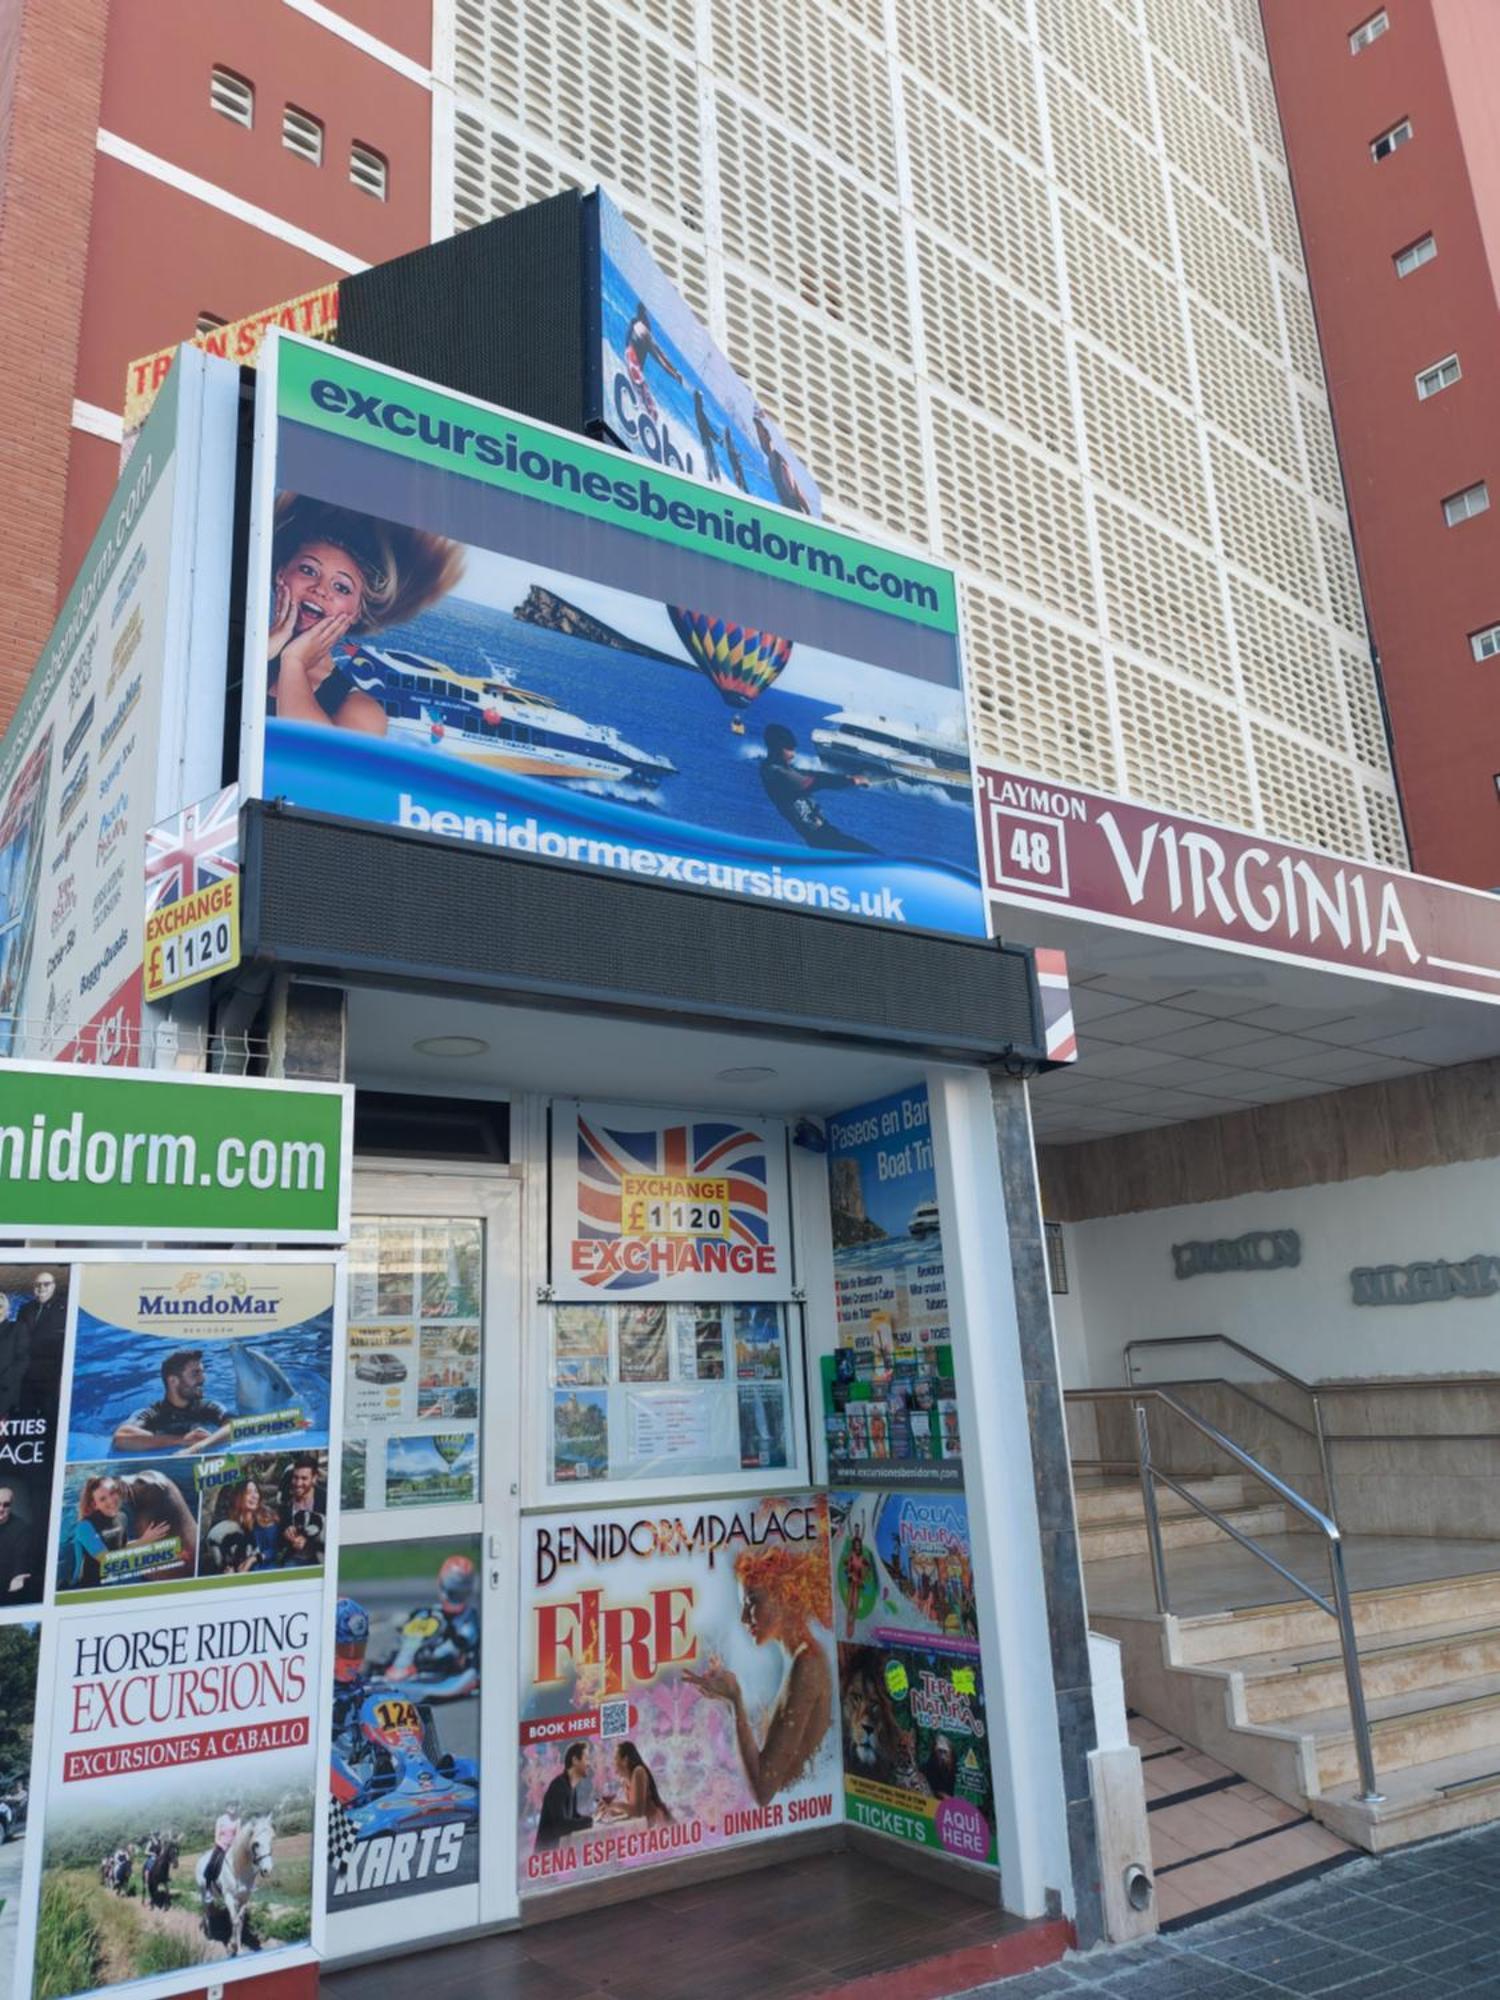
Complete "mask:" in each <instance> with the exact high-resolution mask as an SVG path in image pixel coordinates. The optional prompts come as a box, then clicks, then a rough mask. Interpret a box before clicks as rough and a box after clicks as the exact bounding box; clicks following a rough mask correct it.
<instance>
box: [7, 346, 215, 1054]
mask: <svg viewBox="0 0 1500 2000" xmlns="http://www.w3.org/2000/svg"><path fill="white" fill-rule="evenodd" d="M238 393H239V385H238V377H237V376H236V374H235V371H234V370H233V369H232V368H230V367H229V366H227V364H225V363H223V362H220V361H215V360H211V359H209V358H208V357H207V356H206V355H201V354H195V353H191V352H187V351H185V352H184V354H183V356H182V359H181V363H180V365H179V366H178V367H177V368H175V369H174V370H173V371H172V374H171V376H170V378H169V383H168V387H167V389H166V390H165V392H164V393H163V395H162V396H161V398H160V400H159V403H158V406H157V408H156V410H155V411H154V412H153V414H152V418H151V420H150V422H149V424H148V425H147V427H146V429H145V430H144V431H143V432H142V434H141V440H140V445H139V448H138V450H137V452H136V454H135V456H134V457H133V458H132V459H131V462H130V466H129V468H128V470H127V472H126V473H125V475H124V477H123V478H122V479H121V481H120V484H119V485H118V486H117V487H116V489H115V493H114V497H113V499H112V500H111V501H110V504H109V506H108V508H107V509H106V510H105V515H104V520H103V522H102V524H101V526H100V528H99V532H98V533H97V534H96V535H95V537H94V539H93V542H92V543H91V544H90V546H89V552H88V554H87V555H86V556H85V557H84V560H83V566H82V568H81V569H80V571H79V573H78V578H77V581H76V582H75V583H74V585H73V588H72V590H71V591H70V592H69V593H68V597H67V599H66V601H65V602H64V604H63V607H62V610H61V611H60V612H59V613H58V617H57V622H56V624H55V625H54V626H53V628H52V632H51V635H50V637H49V638H48V641H47V644H46V647H45V649H44V650H43V653H42V657H41V660H40V662H39V664H38V666H37V668H36V671H35V672H34V673H33V675H32V677H31V680H30V683H29V684H28V686H27V689H26V692H25V694H24V695H23V697H22V699H21V704H20V707H19V708H18V709H17V711H16V714H15V717H14V719H13V720H12V722H11V725H10V728H9V729H8V731H7V732H6V735H5V740H4V742H3V744H0V1056H4V1055H26V1056H34V1057H38V1058H40V1059H43V1060H45V1059H48V1058H51V1057H53V1056H55V1055H57V1054H58V1053H59V1052H60V1051H61V1050H63V1049H64V1048H66V1047H75V1048H77V1050H78V1053H79V1055H80V1057H81V1058H82V1059H85V1060H99V1059H101V1058H102V1057H107V1058H108V1059H109V1060H112V1061H117V1062H129V1061H131V1060H132V1059H133V1055H134V1052H135V1049H136V1047H137V1045H138V1041H139V1031H140V1024H141V998H140V991H141V953H142V937H143V931H144V895H145V889H144V882H143V879H142V874H141V853H142V848H143V844H144V841H145V835H146V829H147V827H148V826H150V825H151V824H152V822H153V821H155V820H158V819H160V818H162V817H163V816H164V815H165V814H166V813H168V812H171V811H175V810H176V809H177V808H178V807H179V806H180V805H181V804H182V803H183V801H184V799H186V798H193V797H196V796H199V795H200V794H202V793H204V792H206V791H208V790H209V788H210V787H211V786H212V785H213V784H216V783H217V782H218V778H219V775H220V760H221V757H222V752H223V728H224V687H225V655H224V648H225V642H226V636H227V633H228V615H229V562H230V542H231V529H232V509H233V499H234V491H233V489H234V437H235V422H236V405H237V400H238ZM106 1021H107V1022H109V1023H110V1024H111V1025H110V1029H109V1032H108V1034H107V1035H106V1034H105V1032H104V1025H103V1024H104V1023H105V1022H106Z"/></svg>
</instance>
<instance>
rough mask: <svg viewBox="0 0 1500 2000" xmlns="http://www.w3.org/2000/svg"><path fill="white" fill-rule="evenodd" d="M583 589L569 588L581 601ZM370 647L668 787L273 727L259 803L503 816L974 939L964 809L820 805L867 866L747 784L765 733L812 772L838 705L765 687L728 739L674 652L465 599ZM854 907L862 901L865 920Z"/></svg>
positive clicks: (366, 813) (377, 816)
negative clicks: (660, 770)
mask: <svg viewBox="0 0 1500 2000" xmlns="http://www.w3.org/2000/svg"><path fill="white" fill-rule="evenodd" d="M587 589H588V586H587V585H581V586H580V594H582V593H583V592H584V591H586V590H587ZM520 594H521V593H518V601H519V595H520ZM372 643H373V645H374V646H375V648H376V649H377V650H378V651H386V650H389V649H392V648H396V649H401V650H409V651H411V652H415V653H420V654H422V655H424V656H426V657H428V658H430V659H433V660H436V661H439V662H441V663H442V664H444V665H445V666H449V667H452V668H454V669H456V670H458V671H459V672H462V673H465V674H469V675H478V676H484V675H487V674H488V673H490V672H491V671H492V670H493V669H494V668H496V667H499V668H503V669H504V670H505V672H506V673H507V674H508V675H510V676H511V677H512V678H513V679H514V681H515V682H516V683H517V684H518V686H520V687H521V688H524V689H527V690H530V691H532V692H534V693H537V694H540V695H543V696H545V697H546V698H547V699H548V700H550V701H552V702H555V703H557V704H558V705H559V706H560V707H562V708H564V709H566V710H568V711H569V712H570V713H571V714H574V715H577V716H580V717H582V718H583V719H584V720H585V721H587V722H591V723H597V724H608V725H612V726H613V727H614V728H616V729H617V730H618V731H619V732H620V734H621V735H622V736H623V737H624V738H626V740H627V741H628V742H630V743H631V744H633V745H634V746H636V748H638V749H640V750H642V751H644V752H646V753H648V754H649V755H651V756H653V757H657V758H662V759H665V760H667V761H669V762H670V763H671V764H672V765H673V766H674V767H675V768H674V773H673V774H671V775H668V776H665V777H663V778H661V779H660V780H659V781H658V782H657V783H656V784H655V786H654V787H651V788H649V789H648V788H647V787H646V786H644V785H635V786H633V787H631V788H629V789H628V790H627V789H626V788H623V787H620V786H606V785H603V784H599V783H594V784H591V785H588V786H585V785H582V784H578V783H568V784H559V783H556V782H553V781H548V780H545V779H540V778H528V777H523V776H519V775H516V774H514V773H509V772H502V771H496V770H492V769H484V768H479V767H476V766H473V765H470V764H464V763H461V762H460V760H459V759H458V758H457V757H456V756H454V755H453V754H451V753H450V752H447V751H445V750H443V749H442V748H441V747H440V746H438V745H436V744H434V745H431V746H429V745H427V744H422V743H416V744H412V743H403V742H400V741H397V740H394V739H391V738H384V737H371V736H364V735H361V734H359V733H357V732H353V731H348V730H328V729H326V728H319V727H316V726H314V725H309V724H299V723H287V722H282V721H277V720H274V719H273V720H272V721H270V722H269V723H268V724H267V728H266V760H265V773H264V782H263V787H262V789H263V792H264V795H265V796H266V797H267V798H277V797H280V798H285V799H287V800H288V801H289V802H291V803H293V804H296V805H301V806H306V807H308V808H310V809H312V810H315V811H322V812H330V813H336V814H340V815H343V816H345V817H349V818H354V819H364V820H371V821H374V822H375V823H377V824H381V825H399V824H402V823H403V820H402V805H401V801H402V798H403V796H405V797H408V798H410V799H411V800H412V801H413V802H414V803H415V804H416V805H417V806H418V807H419V808H420V814H419V815H418V817H417V818H416V819H415V820H414V821H412V820H408V821H407V822H406V823H408V824H416V825H417V826H418V827H420V826H421V824H422V818H421V815H426V816H427V818H428V819H429V820H430V816H431V814H433V813H434V812H438V811H446V812H455V813H458V814H460V815H463V816H468V817H478V818H479V819H481V820H483V821H484V822H486V823H493V821H494V819H495V817H496V815H497V814H501V815H504V819H505V823H506V825H507V826H508V827H510V828H514V827H515V826H517V825H523V824H525V823H526V822H527V821H528V820H534V821H535V823H536V826H537V828H538V829H540V830H541V831H542V832H549V833H553V834H557V835H561V836H563V837H564V838H566V837H567V836H569V835H579V836H583V837H584V838H589V839H593V840H597V841H609V842H622V843H625V844H627V845H630V846H635V847H645V848H649V849H651V850H653V851H656V852H658V853H672V854H677V855H684V856H692V857H702V858H704V859H707V860H709V861H712V862H714V863H721V864H725V865H730V866H740V867H744V868H748V869H754V870H758V871H760V872H762V873H763V874H766V875H773V874H776V873H777V872H779V875H780V877H781V879H782V881H783V882H785V881H786V880H787V879H792V880H793V881H794V882H796V883H799V884H818V885H824V888H825V889H826V890H828V891H830V892H832V893H833V901H832V903H831V904H830V903H829V901H828V900H827V898H826V896H820V895H818V894H816V893H815V894H811V895H807V894H803V895H798V894H796V893H795V892H794V894H793V895H790V896H786V895H783V896H782V897H780V898H768V899H767V900H782V901H785V902H787V903H789V904H792V903H798V904H801V905H802V906H803V907H811V908H828V907H832V908H834V909H835V910H837V909H839V908H840V901H841V899H843V907H844V908H846V909H848V910H849V911H851V912H852V913H856V914H865V915H869V916H880V915H884V916H885V917H886V918H887V919H888V920H890V921H893V922H898V923H902V924H905V925H907V926H911V927H920V928H926V929H931V930H940V931H946V932H949V933H956V934H959V935H963V936H970V937H982V936H983V935H984V930H985V925H984V907H983V899H982V896H981V891H980V885H979V877H978V872H977V869H976V866H975V860H976V856H975V838H974V820H973V809H972V804H971V801H970V799H969V798H968V797H967V796H964V795H960V796H958V797H956V798H955V797H952V796H949V795H947V794H945V793H944V792H942V791H940V790H939V789H938V788H937V787H935V786H923V785H917V784H907V783H895V782H885V783H875V784H871V785H870V786H868V787H867V788H863V789H858V790H855V789H837V790H828V791H820V792H818V793H817V795H816V796H817V799H818V802H819V804H820V805H821V806H822V808H823V810H824V812H825V813H826V815H827V818H828V820H829V821H830V822H831V823H832V824H833V825H834V826H836V827H838V828H839V829H841V830H842V831H844V832H847V833H849V834H852V835H854V836H856V837H857V838H858V839H860V840H861V841H864V842H866V843H867V844H868V845H869V846H870V847H871V848H872V849H873V850H875V851H874V852H873V853H869V854H860V853H842V852H836V851H831V850H824V849H813V848H810V847H808V846H806V845H805V844H804V843H803V842H802V841H801V840H799V839H797V838H796V837H795V836H793V834H792V832H791V829H790V828H789V827H788V825H787V822H786V821H785V820H784V819H783V818H782V817H781V815H780V814H779V813H778V812H777V811H776V809H775V808H774V806H773V805H772V804H771V801H770V799H769V798H768V797H767V795H766V792H765V788H764V787H763V785H762V783H761V779H760V773H759V768H758V766H759V763H760V760H761V758H762V756H763V754H764V744H763V738H762V732H763V730H764V729H765V727H766V725H767V724H768V723H772V722H776V723H781V724H784V725H785V726H786V727H788V728H789V729H791V731H792V732H793V735H794V736H795V737H796V739H797V744H798V763H799V765H800V766H801V767H803V768H806V769H814V768H817V758H816V752H815V746H814V745H813V743H812V732H813V730H814V728H815V727H817V726H819V725H820V724H821V723H822V722H823V721H824V719H825V718H826V717H828V716H829V715H831V714H833V713H835V712H836V711H837V710H838V708H839V707H840V706H842V705H843V703H842V701H841V700H838V699H835V700H828V699H825V700H818V699H814V698H811V697H810V696H808V695H805V694H796V693H793V692H791V691H790V689H788V688H787V687H785V686H783V685H779V684H778V685H773V686H772V687H770V688H768V689H767V690H766V691H765V693H763V694H762V695H761V696H760V697H759V698H758V699H757V700H756V701H755V702H754V703H753V704H752V705H751V707H750V708H749V709H748V710H746V711H745V720H746V734H745V735H742V736H741V735H736V734H734V733H733V731H732V730H731V727H730V714H731V711H730V710H729V708H728V707H727V706H726V705H725V703H724V702H723V700H722V699H721V698H720V695H719V693H718V690H717V689H716V688H715V687H714V686H713V684H712V683H711V682H710V681H709V680H708V678H707V677H706V676H705V675H703V674H701V673H699V672H698V671H697V669H696V668H695V667H694V666H693V665H692V664H691V663H690V662H689V661H688V659H687V657H686V655H685V654H684V657H683V664H682V665H681V667H678V666H675V665H671V664H668V663H667V662H666V661H663V660H657V659H651V658H648V657H645V656H644V655H642V654H639V653H635V652H629V651H625V650H622V649H617V648H613V647H606V646H601V645H597V644H594V643H592V642H590V641H588V640H584V639H580V638H576V637H573V636H571V635H569V634H566V633H560V632H554V631H550V630H546V629H544V628H541V627H539V626H536V625H532V624H530V623H528V622H526V621H524V620H520V619H517V618H515V617H514V616H513V615H512V614H511V612H510V611H509V610H504V609H500V608H495V607H490V606H486V605H480V604H476V603H472V602H467V601H464V600H462V599H451V598H450V599H448V600H447V601H445V602H444V603H443V604H441V605H440V606H437V607H435V608H434V609H432V610H430V611H427V612H425V613H423V615H422V616H421V617H420V618H417V619H415V620H414V621H413V622H412V623H411V624H410V625H408V626H406V627H404V628H400V629H392V630H390V631H387V632H383V633H381V634H380V635H379V636H378V637H377V638H376V639H375V640H374V641H373V642H372ZM795 660H796V654H795V649H794V664H795ZM886 678H887V679H888V678H889V677H886ZM914 692H917V693H920V692H921V690H920V689H919V688H915V689H914ZM927 694H928V695H929V696H931V697H933V698H943V699H946V701H947V702H949V703H950V704H956V705H957V710H958V713H959V714H960V715H961V704H962V697H961V695H959V694H958V693H957V691H956V690H932V689H929V690H927ZM438 830H439V831H442V830H443V829H442V828H439V829H438ZM497 844H498V843H497ZM709 886H715V887H718V886H721V885H720V884H718V883H715V884H712V885H709ZM882 890H884V891H885V892H887V895H888V896H889V897H893V898H895V899H896V903H897V907H896V909H895V910H891V909H890V908H889V907H888V905H886V906H883V905H882V903H881V891H882ZM862 896H867V897H868V899H869V900H868V901H867V902H866V903H865V905H864V908H863V911H861V897H862ZM755 900H761V898H760V897H758V896H757V897H755Z"/></svg>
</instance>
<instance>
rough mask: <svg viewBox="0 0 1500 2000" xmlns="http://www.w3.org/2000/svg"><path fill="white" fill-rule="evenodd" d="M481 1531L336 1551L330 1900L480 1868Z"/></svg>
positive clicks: (456, 1878)
mask: <svg viewBox="0 0 1500 2000" xmlns="http://www.w3.org/2000/svg"><path fill="white" fill-rule="evenodd" d="M478 1590H479V1537H478V1536H477V1535H457V1536H450V1537H446V1538H442V1539H436V1538H435V1539H433V1540H430V1541H420V1542H401V1543H379V1544H365V1545H363V1546H361V1547H356V1548H349V1547H346V1548H344V1549H343V1550H342V1551H341V1552H340V1555H339V1599H340V1605H339V1634H340V1636H339V1639H338V1641H337V1643H336V1648H335V1658H334V1666H333V1750H332V1768H331V1771H330V1774H329V1783H330V1788H331V1792H332V1808H331V1810H332V1814H333V1824H332V1827H331V1829H330V1834H329V1869H328V1908H329V1910H330V1912H332V1913H333V1914H335V1915H336V1914H337V1913H338V1912H339V1911H341V1910H358V1909H362V1908H364V1907H365V1906H366V1905H368V1904H371V1903H389V1902H396V1901H402V1900H405V1899H406V1898H407V1897H409V1896H420V1895H423V1894H424V1893H425V1892H426V1891H427V1890H429V1889H451V1888H457V1887H459V1886H461V1885H463V1884H465V1883H473V1882H477V1881H478V1880H479V1618H480V1607H479V1601H478Z"/></svg>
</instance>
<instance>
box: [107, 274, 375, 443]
mask: <svg viewBox="0 0 1500 2000" xmlns="http://www.w3.org/2000/svg"><path fill="white" fill-rule="evenodd" d="M273 326H279V327H284V328H285V329H286V331H287V332H288V333H305V334H306V335H307V337H308V338H309V339H310V340H332V339H333V338H334V336H335V334H337V332H338V330H339V285H338V279H337V278H334V279H331V280H330V281H329V283H328V284H326V285H317V286H315V287H314V289H313V290H312V291H310V292H299V293H298V295H297V297H296V298H294V299H283V300H282V302H281V304H280V305H275V306H268V307H267V308H266V309H265V311H264V312H256V313H247V314H246V315H245V317H244V318H243V319H232V320H230V321H229V322H228V324H227V325H225V326H211V327H207V328H205V329H204V331H203V332H201V333H195V334H194V335H193V338H192V343H191V344H192V345H193V346H194V347H196V348H200V349H201V350H202V351H203V353H205V354H217V355H218V356H219V357H220V358H221V359H222V360H225V361H232V362H233V363H234V365H235V367H236V368H253V367H254V366H255V363H256V361H257V359H258V358H259V355H260V349H261V343H262V341H263V340H264V339H265V337H266V334H267V332H268V331H269V329H270V328H271V327H273ZM176 354H177V346H176V344H175V343H174V344H173V345H172V346H171V347H159V348H158V349H157V350H156V352H155V353H154V354H143V355H142V356H141V358H140V360H139V361H132V362H131V363H130V365H129V367H128V368H127V369H126V371H125V407H124V412H123V414H124V421H125V435H126V437H127V438H131V437H133V436H134V434H135V432H137V431H138V430H139V429H140V427H141V425H142V424H143V423H144V422H145V421H146V419H147V417H148V416H149V415H150V414H151V407H152V405H153V404H154V403H155V401H156V398H157V396H158V395H159V394H160V392H161V386H162V384H163V382H165V381H166V379H167V373H168V371H169V370H170V368H171V366H172V362H173V360H174V358H175V357H176Z"/></svg>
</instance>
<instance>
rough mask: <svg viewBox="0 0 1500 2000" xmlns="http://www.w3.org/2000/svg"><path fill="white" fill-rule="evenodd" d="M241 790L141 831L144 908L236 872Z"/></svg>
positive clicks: (209, 885) (230, 789) (177, 899)
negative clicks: (144, 866) (143, 851)
mask: <svg viewBox="0 0 1500 2000" xmlns="http://www.w3.org/2000/svg"><path fill="white" fill-rule="evenodd" d="M239 845H240V788H239V786H238V785H226V786H225V787H224V789H223V791H222V792H215V793H214V794H213V796H212V797H211V798H206V799H199V801H198V803H197V804H196V805H191V806H188V807H186V808H185V810H184V811H182V812H180V813H176V814H174V815H173V817H172V818H171V819H164V820H163V821H162V822H161V824H160V825H159V826H153V827H150V828H148V829H147V832H146V908H147V910H148V911H149V910H159V909H163V908H164V907H165V906H166V905H167V904H168V903H178V902H181V900H182V898H183V897H184V896H191V895H193V894H194V892H195V891H197V890H199V889H211V888H212V887H213V886H214V884H215V883H217V882H226V881H228V880H230V879H231V877H233V876H236V875H238V874H239V872H240V863H239Z"/></svg>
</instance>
